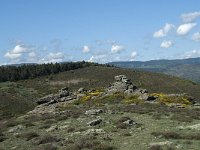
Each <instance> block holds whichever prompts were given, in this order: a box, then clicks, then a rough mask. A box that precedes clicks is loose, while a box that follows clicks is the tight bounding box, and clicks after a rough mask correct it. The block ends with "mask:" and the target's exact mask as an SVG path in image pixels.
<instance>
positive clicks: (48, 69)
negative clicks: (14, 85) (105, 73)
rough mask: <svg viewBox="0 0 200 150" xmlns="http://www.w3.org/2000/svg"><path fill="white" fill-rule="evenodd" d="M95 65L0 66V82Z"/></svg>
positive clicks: (81, 63)
mask: <svg viewBox="0 0 200 150" xmlns="http://www.w3.org/2000/svg"><path fill="white" fill-rule="evenodd" d="M97 65H99V64H96V63H90V62H85V61H82V62H68V63H55V64H53V63H50V64H28V65H26V64H24V65H19V66H1V67H0V82H4V81H18V80H24V79H33V78H36V77H40V76H45V75H50V74H56V73H59V72H64V71H68V70H74V69H79V68H84V67H88V66H97ZM108 66H109V65H108Z"/></svg>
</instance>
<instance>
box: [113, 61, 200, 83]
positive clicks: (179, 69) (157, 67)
mask: <svg viewBox="0 0 200 150" xmlns="http://www.w3.org/2000/svg"><path fill="white" fill-rule="evenodd" d="M109 64H112V65H115V66H118V67H123V68H132V69H141V70H145V71H152V72H160V73H164V74H169V75H173V76H177V77H181V78H185V79H188V80H192V81H194V82H200V58H190V59H177V60H151V61H146V62H141V61H128V62H111V63H109Z"/></svg>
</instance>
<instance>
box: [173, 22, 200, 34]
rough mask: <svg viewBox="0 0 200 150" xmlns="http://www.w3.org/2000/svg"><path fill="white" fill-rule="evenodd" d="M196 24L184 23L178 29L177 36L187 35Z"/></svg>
mask: <svg viewBox="0 0 200 150" xmlns="http://www.w3.org/2000/svg"><path fill="white" fill-rule="evenodd" d="M196 25H197V24H196V23H185V24H182V25H180V26H179V27H178V29H177V31H176V32H177V34H178V35H186V34H188V33H189V32H190V31H191V30H192V29H193V28H194V27H195V26H196Z"/></svg>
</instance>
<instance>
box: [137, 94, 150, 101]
mask: <svg viewBox="0 0 200 150" xmlns="http://www.w3.org/2000/svg"><path fill="white" fill-rule="evenodd" d="M148 97H149V94H147V93H145V94H140V96H139V97H138V99H140V100H145V101H146V100H147V99H148Z"/></svg>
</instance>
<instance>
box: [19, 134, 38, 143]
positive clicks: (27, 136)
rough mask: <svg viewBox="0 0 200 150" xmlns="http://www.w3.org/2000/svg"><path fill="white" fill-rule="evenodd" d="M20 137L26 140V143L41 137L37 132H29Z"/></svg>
mask: <svg viewBox="0 0 200 150" xmlns="http://www.w3.org/2000/svg"><path fill="white" fill-rule="evenodd" d="M20 137H22V138H25V139H26V141H29V140H31V139H33V138H36V137H39V135H38V134H37V133H35V132H27V133H24V134H22V135H21V136H20Z"/></svg>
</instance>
